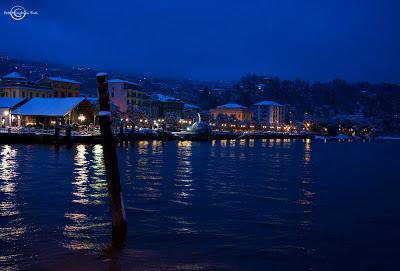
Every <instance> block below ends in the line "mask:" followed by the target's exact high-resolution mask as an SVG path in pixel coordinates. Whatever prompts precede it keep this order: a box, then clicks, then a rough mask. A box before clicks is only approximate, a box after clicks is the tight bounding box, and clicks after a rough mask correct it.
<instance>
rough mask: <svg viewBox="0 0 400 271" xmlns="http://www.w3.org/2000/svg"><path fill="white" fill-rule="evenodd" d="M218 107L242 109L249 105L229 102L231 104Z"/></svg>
mask: <svg viewBox="0 0 400 271" xmlns="http://www.w3.org/2000/svg"><path fill="white" fill-rule="evenodd" d="M217 108H242V109H245V108H247V107H246V106H244V105H240V104H235V103H229V104H224V105H220V106H217Z"/></svg>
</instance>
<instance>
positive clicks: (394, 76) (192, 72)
mask: <svg viewBox="0 0 400 271" xmlns="http://www.w3.org/2000/svg"><path fill="white" fill-rule="evenodd" d="M16 4H19V5H22V6H24V7H25V9H26V10H37V11H38V12H39V13H40V14H39V15H38V16H28V17H26V18H25V19H23V20H21V21H14V20H12V19H11V18H10V16H6V15H4V14H3V12H4V10H9V9H10V8H11V7H12V6H13V5H16ZM0 11H1V14H0V37H1V38H0V39H1V41H0V52H3V53H6V54H9V55H10V56H14V57H20V58H29V59H34V60H47V61H50V62H54V63H60V64H70V65H86V66H96V67H100V68H110V69H116V70H121V71H128V72H139V73H148V74H154V75H164V76H179V77H187V78H192V79H238V78H239V77H240V76H241V75H243V74H246V73H249V72H255V73H260V74H268V75H276V76H279V77H282V78H288V79H292V78H296V77H300V78H304V79H309V80H330V79H333V78H336V77H340V78H344V79H347V80H369V81H373V82H381V81H387V82H397V83H398V82H400V68H399V66H400V53H399V49H400V27H399V26H400V16H398V14H399V12H400V1H396V0H393V1H385V0H382V1H379V0H376V1H369V0H359V1H352V0H348V1H342V0H331V1H324V0H315V1H307V0H303V1H302V0H297V1H296V0H293V1H286V0H275V1H268V0H260V1H256V0H238V1H236V0H179V1H178V0H157V1H155V0H141V1H136V0H132V1H119V0H113V1H105V0H104V1H103V0H80V1H79V0H68V1H67V0H65V1H61V0H57V1H53V0H48V1H41V0H31V1H8V0H1V2H0Z"/></svg>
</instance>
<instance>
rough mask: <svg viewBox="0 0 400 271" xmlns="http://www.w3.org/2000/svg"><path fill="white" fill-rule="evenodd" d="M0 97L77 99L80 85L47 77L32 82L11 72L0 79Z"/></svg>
mask: <svg viewBox="0 0 400 271" xmlns="http://www.w3.org/2000/svg"><path fill="white" fill-rule="evenodd" d="M0 96H2V97H10V98H27V99H32V98H52V97H56V98H57V97H60V98H64V97H79V96H80V83H79V82H78V81H75V80H71V79H65V78H61V77H51V76H47V75H46V76H44V77H43V78H42V79H41V80H39V81H37V82H33V81H29V80H28V79H27V78H26V77H24V76H22V75H21V74H20V73H18V72H12V73H10V74H7V75H5V76H4V77H3V78H2V80H1V85H0Z"/></svg>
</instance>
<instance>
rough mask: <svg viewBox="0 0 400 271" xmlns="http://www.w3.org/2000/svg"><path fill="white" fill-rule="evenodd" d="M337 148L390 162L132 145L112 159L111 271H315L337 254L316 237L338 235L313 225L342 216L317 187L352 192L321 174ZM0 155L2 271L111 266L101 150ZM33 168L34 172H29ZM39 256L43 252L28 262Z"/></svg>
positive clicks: (305, 146) (300, 148)
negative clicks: (116, 197)
mask: <svg viewBox="0 0 400 271" xmlns="http://www.w3.org/2000/svg"><path fill="white" fill-rule="evenodd" d="M343 144H353V145H351V146H353V148H355V150H354V153H355V155H358V153H359V152H360V151H362V150H363V148H366V147H369V148H375V149H374V151H375V153H379V152H380V153H381V154H382V153H384V154H385V155H386V156H390V154H388V149H386V148H384V147H382V146H381V145H368V143H363V144H365V145H356V143H348V142H341V143H330V142H327V143H323V142H320V143H318V142H315V141H310V140H288V139H263V140H245V139H241V140H214V141H212V142H189V141H182V142H166V143H162V142H159V141H152V142H146V141H141V142H134V143H133V144H128V145H126V146H123V147H121V148H119V149H118V157H119V165H120V170H121V177H122V185H123V192H124V198H125V204H126V210H127V217H128V226H129V232H128V239H127V243H126V246H125V248H124V249H123V251H122V254H121V255H120V257H119V260H118V263H117V266H118V267H117V268H116V269H109V270H159V269H162V270H266V269H274V268H275V269H286V270H299V269H300V270H311V269H313V270H315V269H317V270H318V269H320V268H318V267H319V266H321V265H322V266H324V261H327V262H329V259H330V258H329V256H330V254H329V251H330V250H332V247H334V248H336V249H338V248H340V246H339V247H338V245H337V244H336V243H331V246H329V248H324V246H323V245H321V244H323V243H324V242H325V241H326V240H328V241H329V239H326V238H327V237H325V235H326V234H325V233H324V230H327V231H329V232H330V234H333V233H334V232H335V231H337V229H336V227H337V224H333V227H330V228H322V227H321V225H324V223H325V221H326V220H329V218H330V216H333V215H336V219H341V221H345V220H343V218H341V215H343V210H342V209H341V212H336V213H335V208H334V207H332V206H331V205H330V204H331V202H327V201H326V200H325V201H324V200H323V195H325V197H329V196H330V194H329V191H331V189H327V188H326V186H331V188H332V191H335V192H334V193H336V191H338V187H337V185H338V184H337V183H338V180H340V185H343V186H346V187H347V189H354V187H351V186H350V187H349V186H348V185H350V184H351V185H354V183H351V182H350V181H349V182H346V181H342V180H349V179H346V177H348V178H350V180H352V179H351V176H350V177H349V176H348V175H349V174H346V175H341V178H339V179H336V178H333V177H332V176H333V175H332V174H331V173H329V174H328V173H325V172H330V171H329V170H330V167H331V166H332V159H334V158H329V157H326V156H329V155H330V154H331V155H333V157H335V156H334V155H335V154H338V155H339V157H341V158H342V159H343V160H346V156H340V155H341V154H342V153H346V154H347V155H349V147H348V146H343ZM327 148H329V151H330V152H327V151H326V149H327ZM396 148H397V150H398V149H399V148H398V147H394V148H390V150H392V151H393V153H397V152H396ZM381 149H383V150H385V152H383V151H382V150H381ZM27 152H29V156H26V155H25V156H24V155H22V154H24V153H27ZM0 154H1V157H0V161H1V164H0V222H1V224H0V248H1V250H0V269H5V268H13V269H15V270H18V269H23V268H22V267H24V266H26V264H27V263H28V265H30V266H33V267H36V266H35V264H37V263H39V264H38V265H37V266H39V267H44V270H47V269H49V270H63V269H62V268H61V267H60V266H58V265H57V263H59V262H62V263H63V264H65V263H68V262H74V261H75V260H74V261H72V260H69V259H70V258H69V257H70V254H71V253H74V255H77V258H73V259H77V263H76V264H75V265H72V266H71V267H70V269H71V270H75V269H76V267H79V266H81V265H82V264H84V263H85V262H86V260H87V259H89V258H88V257H92V256H93V257H94V258H90V264H91V266H92V264H93V265H94V266H95V267H94V269H95V270H99V269H100V268H103V267H106V266H109V265H108V264H107V263H109V260H110V259H109V257H108V256H107V257H104V256H103V255H104V251H105V249H106V248H107V247H108V245H109V243H110V227H111V225H110V216H109V210H108V198H107V184H106V180H105V168H104V163H103V157H102V155H103V154H102V147H101V146H99V145H94V146H90V145H76V146H73V147H72V149H66V148H61V149H60V150H58V151H55V150H54V149H52V148H50V147H49V148H48V147H43V146H40V147H37V146H29V145H28V146H21V145H15V146H9V145H3V146H1V152H0ZM26 157H29V159H30V160H27V159H26ZM360 159H364V161H357V160H354V157H353V158H352V157H349V161H351V163H357V162H359V163H362V164H365V163H369V162H370V161H371V160H368V159H373V157H369V156H366V155H364V156H363V157H362V158H360ZM365 159H367V160H365ZM336 161H337V163H340V162H341V160H336ZM373 161H374V165H375V166H379V161H376V160H373ZM38 165H42V167H43V169H42V170H35V167H36V168H37V166H38ZM344 165H347V164H346V162H344ZM385 166H387V165H385ZM27 169H28V174H29V175H26V171H27ZM335 173H336V174H339V173H340V172H339V171H337V170H336V171H335ZM358 174H362V173H360V172H358ZM373 174H374V173H371V172H369V173H368V175H364V176H363V178H364V180H365V182H364V183H368V182H369V183H370V184H371V183H374V184H375V182H373V180H375V179H374V178H373V177H371V176H374V175H373ZM43 176H46V177H43ZM389 176H391V175H389ZM375 177H376V176H375ZM43 183H45V185H46V187H44V186H43ZM378 184H379V183H378ZM378 188H380V187H379V186H378ZM327 191H328V192H327ZM341 191H342V192H341V193H344V192H343V189H342V190H341ZM41 193H43V197H40V196H39V197H38V196H35V195H38V194H41ZM332 193H333V192H332ZM53 194H56V195H57V196H56V198H54V197H53V198H52V195H53ZM336 196H337V195H336V194H334V196H333V197H332V198H335V199H336ZM47 199H51V200H52V202H53V203H54V204H53V206H51V207H52V208H51V209H46V211H45V212H44V213H41V212H40V211H38V210H37V208H39V207H40V208H43V206H46V207H47V206H48V203H47V201H46V200H47ZM335 204H336V202H335ZM375 204H376V203H375ZM394 206H395V205H394ZM323 208H328V211H321V210H324V209H323ZM398 211H400V210H398ZM325 214H329V215H328V216H327V215H325ZM27 225H29V227H28V226H27ZM324 227H328V226H324ZM32 229H37V230H35V231H34V232H33V230H32ZM341 232H343V229H341ZM32 236H35V238H33V237H32ZM336 237H337V238H340V235H337V236H336ZM324 238H325V239H324ZM49 240H52V242H50V243H49V242H48V241H49ZM321 240H322V241H321ZM335 242H344V241H335ZM363 242H365V240H363ZM43 244H46V245H47V244H48V245H49V248H47V249H39V250H38V251H37V252H36V249H37V248H38V247H37V246H43ZM335 246H336V247H335ZM363 247H365V246H363ZM369 247H371V248H374V247H375V246H372V245H371V246H369ZM3 248H5V249H3ZM381 248H382V247H381ZM49 250H51V253H50V254H51V255H52V256H51V257H49ZM46 253H47V254H46ZM36 254H37V255H36ZM333 255H335V254H333ZM32 257H33V258H32ZM49 258H50V259H49ZM64 258H65V260H64V261H62V260H61V259H64ZM32 259H36V260H35V261H34V260H32ZM42 259H46V261H44V262H43V261H42ZM321 259H325V260H321ZM326 259H328V260H326ZM332 259H336V258H335V257H332ZM41 261H42V262H41ZM330 263H332V262H330ZM49 266H50V267H51V268H50V267H49ZM325 267H326V266H325ZM46 268H47V269H46ZM28 269H29V268H28ZM6 270H7V269H6ZM10 270H12V269H10ZM84 270H85V269H84ZM105 270H108V269H105Z"/></svg>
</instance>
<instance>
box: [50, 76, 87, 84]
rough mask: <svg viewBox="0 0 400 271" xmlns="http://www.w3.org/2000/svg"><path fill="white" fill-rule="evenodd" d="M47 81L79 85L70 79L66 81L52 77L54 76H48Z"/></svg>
mask: <svg viewBox="0 0 400 271" xmlns="http://www.w3.org/2000/svg"><path fill="white" fill-rule="evenodd" d="M49 79H50V80H51V81H58V82H63V83H71V84H80V82H78V81H75V80H72V79H66V78H62V77H54V76H49Z"/></svg>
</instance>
